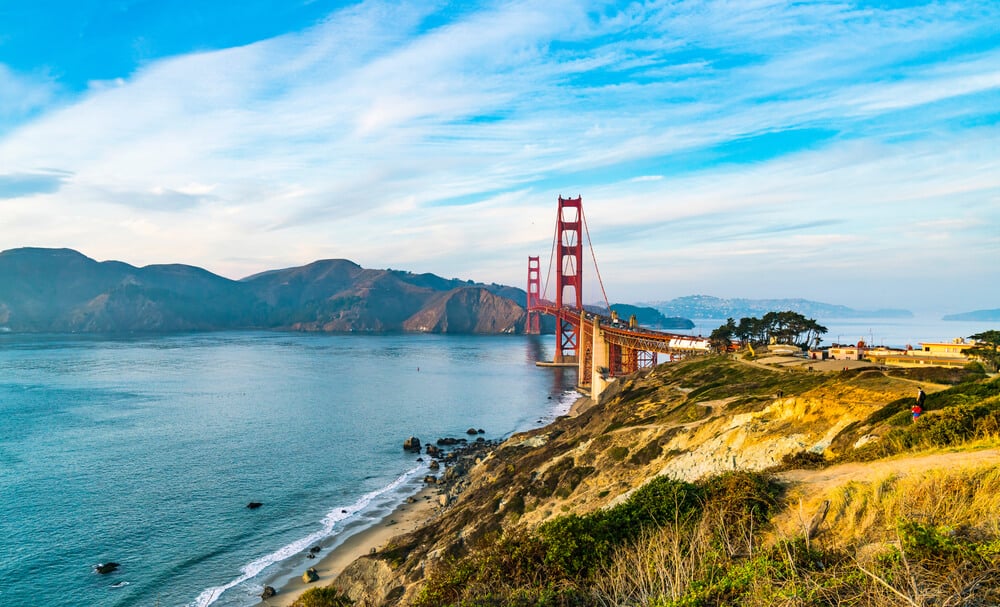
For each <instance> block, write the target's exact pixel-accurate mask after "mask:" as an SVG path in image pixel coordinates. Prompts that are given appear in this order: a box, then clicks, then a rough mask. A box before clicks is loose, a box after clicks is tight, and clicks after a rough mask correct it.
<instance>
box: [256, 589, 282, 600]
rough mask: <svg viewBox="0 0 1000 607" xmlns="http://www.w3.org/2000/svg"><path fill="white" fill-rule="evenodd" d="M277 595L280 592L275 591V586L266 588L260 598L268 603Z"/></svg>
mask: <svg viewBox="0 0 1000 607" xmlns="http://www.w3.org/2000/svg"><path fill="white" fill-rule="evenodd" d="M276 594H278V591H277V590H275V589H274V586H264V591H263V592H261V593H260V598H261V599H263V600H265V601H266V600H267V599H269V598H271V597H272V596H274V595H276Z"/></svg>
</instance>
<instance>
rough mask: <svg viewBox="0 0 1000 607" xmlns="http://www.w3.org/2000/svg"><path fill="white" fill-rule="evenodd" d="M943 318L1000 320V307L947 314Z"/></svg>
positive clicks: (977, 320) (981, 320) (978, 320)
mask: <svg viewBox="0 0 1000 607" xmlns="http://www.w3.org/2000/svg"><path fill="white" fill-rule="evenodd" d="M941 320H964V321H971V322H1000V308H996V309H994V310H973V311H971V312H962V313H960V314H947V315H945V316H943V317H942V318H941Z"/></svg>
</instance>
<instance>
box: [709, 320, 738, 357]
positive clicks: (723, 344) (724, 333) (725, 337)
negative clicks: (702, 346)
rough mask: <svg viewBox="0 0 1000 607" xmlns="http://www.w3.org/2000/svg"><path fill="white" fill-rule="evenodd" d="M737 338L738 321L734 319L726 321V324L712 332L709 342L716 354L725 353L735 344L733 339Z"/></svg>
mask: <svg viewBox="0 0 1000 607" xmlns="http://www.w3.org/2000/svg"><path fill="white" fill-rule="evenodd" d="M735 336H736V321H735V320H733V319H732V318H730V319H728V320H726V324H724V325H722V326H720V327H719V328H718V329H715V330H714V331H712V334H711V335H709V336H708V342H709V343H710V344H711V345H712V349H713V350H715V351H716V352H725V351H727V350H729V347H730V346H731V345H732V344H733V337H735Z"/></svg>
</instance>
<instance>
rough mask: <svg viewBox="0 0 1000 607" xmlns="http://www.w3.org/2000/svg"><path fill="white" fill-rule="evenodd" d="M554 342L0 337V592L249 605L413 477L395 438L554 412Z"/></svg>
mask: <svg viewBox="0 0 1000 607" xmlns="http://www.w3.org/2000/svg"><path fill="white" fill-rule="evenodd" d="M551 341H552V339H551V336H543V337H542V338H533V337H513V336H496V337H462V336H447V337H446V336H433V335H395V336H359V335H304V334H285V333H258V332H254V333H250V332H247V333H211V334H193V335H179V336H155V337H138V338H129V339H108V338H102V337H85V336H25V335H11V334H7V335H0V419H3V420H4V421H3V424H0V512H3V516H2V517H0V535H2V536H3V537H4V538H5V539H4V542H3V543H2V544H0V579H2V580H4V583H3V585H2V586H0V603H3V604H9V605H31V604H35V605H50V606H58V605H93V606H109V607H114V606H127V605H152V604H156V603H158V604H159V605H163V606H169V605H207V604H215V605H226V606H237V605H248V604H254V603H255V602H256V601H257V599H256V596H257V594H258V593H259V592H260V587H261V585H262V584H263V583H264V582H268V583H272V582H274V581H276V580H277V581H279V582H280V580H281V579H283V578H287V577H288V576H289V575H293V574H294V573H295V572H300V571H301V570H302V569H304V568H305V567H306V566H307V565H306V563H307V562H308V561H307V560H306V559H305V557H304V551H305V550H307V549H308V547H309V546H312V545H315V544H321V545H323V546H324V554H325V552H326V551H328V550H329V548H330V546H331V544H334V543H336V542H337V541H339V539H340V538H342V535H340V533H341V532H342V531H343V530H344V529H345V528H357V527H358V526H364V525H368V524H372V523H373V522H375V521H377V520H378V519H379V518H380V517H381V516H383V515H384V514H386V513H388V512H389V510H390V509H391V508H392V507H393V506H395V505H396V504H397V503H399V501H400V500H401V499H402V498H403V497H404V496H405V495H408V494H410V493H412V492H413V491H414V490H415V489H416V488H417V486H418V484H419V482H420V479H421V478H422V476H423V473H424V470H425V468H423V465H424V464H420V463H417V462H416V458H417V456H416V455H410V454H405V453H403V451H402V450H401V444H402V441H403V439H404V438H406V437H407V436H409V435H411V434H412V435H416V436H418V437H420V438H421V439H423V440H424V441H425V442H426V441H427V440H433V439H435V438H437V437H439V436H446V435H452V436H465V434H464V432H465V430H466V429H467V428H469V427H470V426H472V427H476V428H483V429H485V430H486V434H485V436H486V437H487V438H498V437H502V436H504V435H507V434H509V433H511V432H512V431H514V430H523V429H527V428H530V427H536V426H538V425H539V421H540V420H544V421H548V420H551V419H552V417H553V416H554V415H555V414H556V413H558V412H564V411H565V409H566V407H567V406H568V402H570V401H571V399H572V398H573V393H572V392H568V390H570V389H571V387H572V385H573V384H574V383H575V375H574V374H573V373H569V372H567V373H563V372H561V371H558V370H556V371H553V370H551V369H546V370H543V369H538V368H536V367H535V366H534V362H535V360H538V359H541V358H551V344H550V342H551ZM250 501H260V502H263V503H264V506H263V507H262V508H260V509H258V510H248V509H247V508H246V507H245V506H246V504H247V503H248V502H250ZM289 556H290V558H286V557H289ZM107 561H116V562H119V563H121V569H120V571H118V572H116V573H113V574H110V575H98V574H96V573H94V572H93V570H92V567H93V565H94V564H96V563H99V562H107Z"/></svg>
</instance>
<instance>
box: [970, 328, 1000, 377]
mask: <svg viewBox="0 0 1000 607" xmlns="http://www.w3.org/2000/svg"><path fill="white" fill-rule="evenodd" d="M969 339H971V340H972V341H973V342H975V344H976V346H975V347H973V348H969V349H968V350H966V351H965V355H966V356H968V357H969V358H972V359H978V360H981V361H983V362H985V363H986V364H987V365H989V366H990V367H991V368H992V369H993V372H994V373H996V372H997V371H1000V331H997V330H992V331H983V332H981V333H976V334H975V335H970V336H969Z"/></svg>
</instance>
